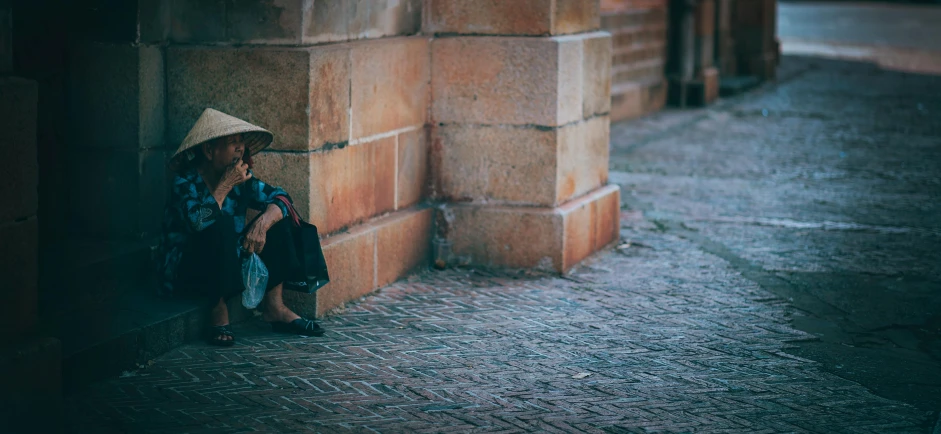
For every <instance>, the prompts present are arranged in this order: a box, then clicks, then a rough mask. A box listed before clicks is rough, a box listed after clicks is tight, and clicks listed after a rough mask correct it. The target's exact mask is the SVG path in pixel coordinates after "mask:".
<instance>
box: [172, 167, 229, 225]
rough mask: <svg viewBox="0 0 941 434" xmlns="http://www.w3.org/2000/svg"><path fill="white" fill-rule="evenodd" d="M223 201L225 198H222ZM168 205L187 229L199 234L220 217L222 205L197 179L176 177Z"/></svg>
mask: <svg viewBox="0 0 941 434" xmlns="http://www.w3.org/2000/svg"><path fill="white" fill-rule="evenodd" d="M222 199H223V200H224V199H225V196H224V195H223V196H222ZM170 203H171V204H173V206H174V207H175V208H176V209H177V210H178V212H179V213H180V215H181V216H182V217H183V221H185V222H186V223H187V225H186V226H187V229H189V230H190V231H192V232H199V231H201V230H203V229H206V228H207V227H209V225H211V224H213V223H214V222H215V221H216V220H217V219H218V218H219V216H221V215H222V206H221V205H222V203H221V202H220V201H219V200H217V198H216V197H215V195H214V194H213V192H210V191H209V187H207V186H206V184H205V183H204V182H202V180H200V179H199V178H198V177H196V178H193V177H183V176H180V175H177V176H175V177H174V179H173V187H172V189H171V191H170Z"/></svg>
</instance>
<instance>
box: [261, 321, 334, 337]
mask: <svg viewBox="0 0 941 434" xmlns="http://www.w3.org/2000/svg"><path fill="white" fill-rule="evenodd" d="M268 324H271V330H272V331H274V332H275V333H292V334H297V335H301V336H323V329H322V328H320V325H319V324H317V323H316V322H314V321H311V320H309V319H307V318H304V317H301V318H298V319H296V320H294V321H291V322H272V323H268Z"/></svg>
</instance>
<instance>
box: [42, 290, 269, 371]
mask: <svg viewBox="0 0 941 434" xmlns="http://www.w3.org/2000/svg"><path fill="white" fill-rule="evenodd" d="M151 286H152V285H151ZM208 312H209V311H208V307H207V306H206V305H205V303H200V302H197V301H196V300H191V299H172V300H171V299H163V298H160V297H157V296H156V295H155V294H154V291H153V290H152V288H149V287H148V288H147V289H146V291H145V290H144V288H140V290H139V293H134V294H127V295H124V296H121V297H119V298H116V299H113V300H109V301H107V302H104V303H100V304H98V305H95V306H91V307H87V308H85V309H83V310H80V311H73V312H71V313H70V314H68V315H63V316H59V317H56V318H52V319H48V321H46V322H43V326H44V327H45V328H46V330H44V331H45V334H47V335H49V336H53V337H56V338H58V339H59V340H60V341H61V343H62V377H63V379H62V380H63V385H64V387H65V388H66V389H73V390H74V389H76V388H81V387H83V386H86V385H88V384H90V383H92V382H95V381H98V380H102V379H105V378H108V377H112V376H116V375H120V374H121V373H122V372H124V371H133V370H134V369H136V368H138V367H140V366H141V365H147V364H148V362H149V361H151V360H153V359H155V358H156V357H159V356H160V355H162V354H164V353H166V352H168V351H170V350H172V349H174V348H176V347H178V346H180V345H183V344H185V343H188V342H194V341H196V340H199V339H201V338H202V333H203V331H204V327H205V324H206V322H207V320H208ZM229 315H230V319H231V321H232V322H233V323H237V322H240V321H243V320H245V319H247V318H250V317H251V316H252V314H251V312H250V311H248V310H247V309H245V308H243V307H242V306H241V304H240V298H239V297H238V296H236V297H233V298H232V299H231V300H229Z"/></svg>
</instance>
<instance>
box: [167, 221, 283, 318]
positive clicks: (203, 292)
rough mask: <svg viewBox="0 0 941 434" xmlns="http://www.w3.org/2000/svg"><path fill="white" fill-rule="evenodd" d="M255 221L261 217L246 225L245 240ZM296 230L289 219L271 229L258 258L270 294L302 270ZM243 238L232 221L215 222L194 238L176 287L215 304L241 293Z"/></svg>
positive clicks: (181, 264)
mask: <svg viewBox="0 0 941 434" xmlns="http://www.w3.org/2000/svg"><path fill="white" fill-rule="evenodd" d="M259 217H261V215H259ZM256 220H258V217H256V218H255V220H253V221H252V222H251V223H249V224H247V225H245V231H243V233H242V236H243V235H244V234H245V233H247V232H248V230H249V228H251V225H252V224H253V223H254V222H255V221H256ZM293 230H294V227H293V225H292V223H291V220H290V219H282V220H281V221H279V222H277V223H275V224H274V225H273V226H271V228H269V229H268V233H267V234H266V237H265V238H266V239H265V247H264V249H263V250H262V252H261V253H259V254H258V256H259V257H260V258H261V261H262V262H264V263H265V267H266V268H267V269H268V287H267V290H268V291H270V290H271V289H272V288H274V287H275V286H278V285H280V284H281V283H283V282H284V281H285V280H287V279H288V277H289V276H291V275H292V273H296V272H297V270H299V269H300V264H299V262H298V259H297V253H296V249H295V245H294V236H293V233H292V231H293ZM240 238H241V236H240V235H239V234H237V233H236V232H235V227H234V223H233V222H232V219H229V218H222V219H219V220H216V222H215V223H213V224H211V225H209V227H207V228H205V229H203V230H202V231H200V232H197V233H196V234H193V235H192V236H191V237H190V239H189V240H188V241H187V243H186V246H184V248H183V257H182V259H181V262H180V265H179V267H180V268H179V270H178V273H177V282H176V287H177V288H180V289H182V292H185V293H189V294H190V295H193V296H196V297H200V298H202V297H207V298H208V300H209V301H210V302H211V303H212V304H215V303H216V302H218V301H219V298H220V297H231V296H233V295H236V294H238V293H240V292H242V291H243V289H244V286H243V285H242V259H241V258H240V257H239V255H238V254H237V252H238V251H239V249H238V246H239V239H240Z"/></svg>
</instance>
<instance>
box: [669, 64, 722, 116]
mask: <svg viewBox="0 0 941 434" xmlns="http://www.w3.org/2000/svg"><path fill="white" fill-rule="evenodd" d="M667 95H668V96H667V102H668V103H669V104H670V105H674V106H677V107H688V106H693V107H699V106H704V105H707V104H711V103H712V102H714V101H715V100H716V99H718V98H719V70H718V69H716V68H714V67H711V68H706V69H704V70H703V72H702V75H701V76H700V78H697V79H694V80H682V79H678V78H672V77H671V78H670V79H669V90H668V93H667Z"/></svg>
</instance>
